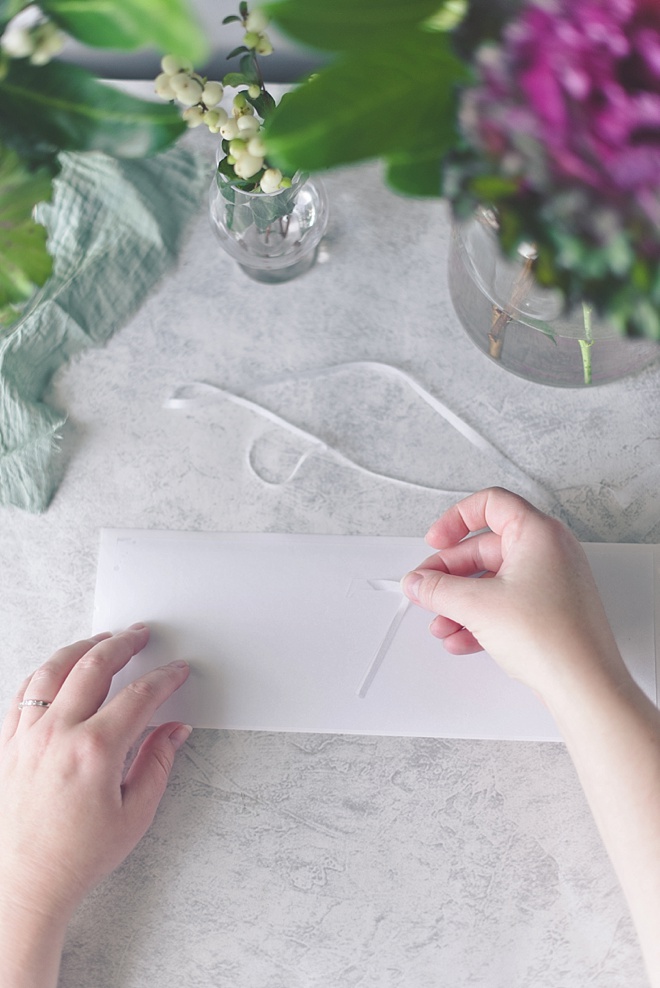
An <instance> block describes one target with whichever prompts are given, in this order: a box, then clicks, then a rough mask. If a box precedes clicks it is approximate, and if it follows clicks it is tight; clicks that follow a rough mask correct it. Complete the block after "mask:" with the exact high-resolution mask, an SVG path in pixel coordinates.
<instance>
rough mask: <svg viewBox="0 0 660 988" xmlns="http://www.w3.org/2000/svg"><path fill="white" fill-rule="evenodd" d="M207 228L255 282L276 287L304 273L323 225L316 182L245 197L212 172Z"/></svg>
mask: <svg viewBox="0 0 660 988" xmlns="http://www.w3.org/2000/svg"><path fill="white" fill-rule="evenodd" d="M209 213H210V218H211V226H212V228H213V230H214V232H215V234H216V236H217V238H218V240H219V242H220V245H221V246H222V247H223V248H224V250H226V251H227V253H228V254H230V255H231V256H232V257H233V258H234V260H236V261H238V265H239V267H240V268H241V270H242V271H244V272H245V274H246V275H248V276H249V277H250V278H253V279H254V280H255V281H263V282H266V283H267V284H279V283H280V282H284V281H290V280H291V279H292V278H297V277H298V276H299V275H301V274H304V273H305V272H306V271H308V270H309V269H310V268H311V267H312V266H313V264H314V263H315V261H316V257H317V254H318V249H319V244H320V242H321V238H322V236H323V234H324V233H325V230H326V227H327V225H328V198H327V195H326V192H325V189H324V187H323V183H322V182H321V181H320V180H319V179H316V178H314V179H311V178H309V177H308V176H307V175H304V174H297V175H295V176H294V178H293V181H292V184H291V187H290V188H288V189H278V190H277V191H276V192H245V191H243V190H242V189H238V188H236V186H234V185H232V184H231V182H230V180H228V179H227V178H226V177H225V176H224V175H223V174H222V173H221V172H216V174H215V175H214V177H213V180H212V182H211V188H210V190H209Z"/></svg>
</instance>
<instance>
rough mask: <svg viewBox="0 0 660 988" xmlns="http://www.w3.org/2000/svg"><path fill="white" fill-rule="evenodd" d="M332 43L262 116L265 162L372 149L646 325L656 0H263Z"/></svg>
mask: <svg viewBox="0 0 660 988" xmlns="http://www.w3.org/2000/svg"><path fill="white" fill-rule="evenodd" d="M268 11H269V13H270V16H271V18H272V19H273V21H274V22H275V23H276V24H277V25H278V26H279V27H280V28H282V29H283V30H284V31H286V32H287V33H288V34H289V35H291V36H292V37H293V38H296V39H298V40H299V41H301V42H303V43H305V44H307V45H312V46H315V47H317V48H319V49H323V50H326V51H331V52H334V53H335V56H336V57H335V59H334V61H332V62H331V64H330V65H328V66H327V67H325V68H322V69H321V70H320V71H319V72H318V73H317V74H316V75H315V77H314V78H313V80H312V81H310V82H307V83H305V84H303V85H302V86H301V87H300V88H299V89H298V90H297V91H295V92H294V93H293V94H292V95H291V96H290V98H289V99H287V100H286V101H285V102H283V103H282V104H281V105H280V106H279V107H278V108H277V110H276V111H275V112H274V113H273V114H272V115H271V117H270V119H269V120H268V121H267V124H266V128H265V135H264V137H265V147H266V148H267V150H268V156H269V160H272V162H273V163H275V164H276V165H278V166H279V167H280V168H282V169H289V170H293V169H296V168H305V169H308V170H316V169H320V168H328V167H333V166H336V165H341V164H345V163H349V162H352V161H358V160H361V159H366V158H375V157H381V158H383V159H384V161H385V164H386V169H387V179H388V181H389V183H390V184H391V185H392V186H393V187H394V188H395V189H398V190H399V191H401V192H404V193H407V194H412V195H444V196H446V197H448V198H449V200H450V201H451V203H452V205H453V209H454V212H455V214H456V215H457V216H459V217H465V216H467V215H468V214H471V213H472V211H473V210H474V208H475V207H476V206H477V205H483V206H485V207H489V208H491V209H494V210H495V211H496V215H497V218H498V224H497V226H498V237H499V242H500V245H501V247H502V249H503V251H504V252H505V253H506V254H507V255H509V256H515V255H516V254H517V253H518V251H519V249H520V248H521V247H522V245H524V244H533V246H534V263H533V273H534V276H535V278H536V280H537V281H538V282H540V283H541V284H543V285H545V286H549V287H550V286H551V287H556V288H558V289H560V290H561V291H562V293H563V296H564V299H565V303H566V307H567V308H572V307H573V306H576V305H584V306H585V309H584V311H585V328H586V327H587V326H588V325H590V318H591V316H590V313H591V310H592V309H594V310H595V311H596V312H597V313H598V314H599V315H601V316H602V317H604V318H606V319H607V320H608V321H609V322H610V323H611V324H612V325H613V326H615V327H616V328H617V329H618V330H619V331H620V333H621V334H623V335H629V336H645V337H647V338H651V339H655V340H660V4H658V2H657V0H582V2H580V3H575V2H573V0H511V2H504V0H469V2H468V0H466V2H463V3H461V2H460V0H445V3H443V4H441V5H440V6H439V5H438V0H408V2H406V3H401V2H400V0H381V2H380V3H379V4H378V5H374V4H373V3H370V2H368V0H333V3H332V4H328V3H327V0H279V2H276V3H272V4H270V5H269V7H268Z"/></svg>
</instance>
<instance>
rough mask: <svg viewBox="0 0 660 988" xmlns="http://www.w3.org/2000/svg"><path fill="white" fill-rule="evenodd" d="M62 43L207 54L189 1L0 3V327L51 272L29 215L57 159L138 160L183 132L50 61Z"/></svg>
mask: <svg viewBox="0 0 660 988" xmlns="http://www.w3.org/2000/svg"><path fill="white" fill-rule="evenodd" d="M68 37H73V38H75V39H77V40H78V41H79V42H82V43H83V44H85V45H89V46H93V47H99V48H112V49H123V50H132V49H135V48H140V47H143V46H146V45H153V46H155V47H157V48H159V49H160V50H161V51H168V50H172V49H174V50H175V51H178V52H180V53H181V54H182V55H183V56H185V57H191V58H196V59H203V58H205V57H206V54H207V46H206V41H205V38H204V36H203V34H202V31H201V28H200V27H199V25H198V24H197V23H196V21H195V19H194V17H193V16H192V14H191V11H190V10H189V8H188V6H187V4H186V0H145V2H142V3H139V4H137V3H129V2H127V0H105V2H104V3H103V4H95V3H89V4H71V3H69V2H68V0H41V2H40V3H39V5H38V6H37V5H34V4H28V3H26V2H25V0H0V328H1V327H4V326H8V325H11V324H12V323H13V322H14V321H15V320H16V319H17V317H18V316H19V315H20V312H21V309H22V306H23V305H24V303H25V302H26V301H27V300H28V299H29V298H30V297H31V296H32V294H33V292H34V290H35V288H36V287H37V286H39V285H42V284H44V282H45V281H46V280H47V279H48V278H49V276H50V274H51V271H52V259H51V257H50V254H49V251H48V244H47V234H46V230H45V228H44V227H43V226H41V225H39V224H38V223H37V222H35V220H34V217H33V210H34V207H35V205H36V204H37V203H39V202H44V201H48V200H49V199H50V198H51V196H52V192H53V180H54V178H55V177H56V176H57V174H58V172H59V169H60V163H59V154H60V152H61V151H103V152H105V153H107V154H110V155H113V156H115V157H119V158H121V157H126V158H131V157H132V158H135V157H138V158H139V157H144V156H145V155H149V154H153V153H155V152H157V151H160V150H162V149H164V148H166V147H168V146H169V145H171V144H173V143H174V141H175V140H176V139H177V138H178V137H179V135H180V134H181V133H182V131H184V130H185V123H183V122H182V120H181V117H180V115H179V114H178V113H177V112H176V111H175V110H174V108H173V107H169V106H159V105H157V104H154V103H153V102H151V101H145V100H140V99H136V98H135V97H132V96H128V95H127V94H125V93H122V92H119V91H118V90H117V89H114V88H112V87H110V86H106V85H103V84H102V83H101V82H99V80H98V79H96V78H95V77H94V76H93V74H92V73H90V72H88V71H86V70H85V69H82V68H80V67H79V66H77V65H72V64H68V63H66V62H64V61H63V60H61V59H58V58H56V57H55V56H56V55H58V54H59V52H60V51H61V49H62V47H63V45H64V42H65V41H66V40H67V39H68Z"/></svg>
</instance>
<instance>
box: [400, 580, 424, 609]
mask: <svg viewBox="0 0 660 988" xmlns="http://www.w3.org/2000/svg"><path fill="white" fill-rule="evenodd" d="M422 579H423V577H422V575H421V573H408V574H407V575H406V576H404V578H403V580H402V581H401V589H402V590H403V592H404V593H405V595H406V597H409V598H410V600H413V601H415V603H416V604H418V603H419V596H418V590H419V585H420V583H421V582H422Z"/></svg>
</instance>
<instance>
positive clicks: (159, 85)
mask: <svg viewBox="0 0 660 988" xmlns="http://www.w3.org/2000/svg"><path fill="white" fill-rule="evenodd" d="M154 90H155V92H156V95H157V96H160V98H161V99H176V93H175V92H174V90H173V89H172V81H171V76H169V75H168V74H167V72H161V73H160V75H157V76H156V79H155V81H154Z"/></svg>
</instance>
